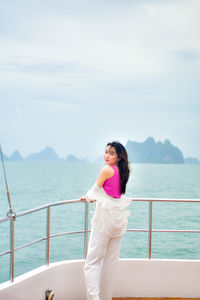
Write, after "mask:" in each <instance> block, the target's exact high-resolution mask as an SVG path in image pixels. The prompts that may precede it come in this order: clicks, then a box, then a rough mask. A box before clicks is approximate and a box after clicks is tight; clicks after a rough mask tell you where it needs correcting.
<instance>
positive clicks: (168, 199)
mask: <svg viewBox="0 0 200 300" xmlns="http://www.w3.org/2000/svg"><path fill="white" fill-rule="evenodd" d="M129 199H130V200H131V201H136V202H150V201H153V202H188V203H190V202H195V203H196V202H200V199H170V198H156V199H155V198H129Z"/></svg>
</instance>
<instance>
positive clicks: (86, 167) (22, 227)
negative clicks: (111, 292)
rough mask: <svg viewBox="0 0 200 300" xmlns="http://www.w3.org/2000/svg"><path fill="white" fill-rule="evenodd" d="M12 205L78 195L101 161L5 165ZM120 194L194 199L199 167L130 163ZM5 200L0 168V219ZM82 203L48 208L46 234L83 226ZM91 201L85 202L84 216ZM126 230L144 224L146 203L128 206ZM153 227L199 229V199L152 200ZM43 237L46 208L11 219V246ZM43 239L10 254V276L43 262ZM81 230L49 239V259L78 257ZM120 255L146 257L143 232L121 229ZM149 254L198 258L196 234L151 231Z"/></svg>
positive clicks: (19, 207)
mask: <svg viewBox="0 0 200 300" xmlns="http://www.w3.org/2000/svg"><path fill="white" fill-rule="evenodd" d="M5 167H6V172H7V179H8V185H9V190H10V196H11V200H12V206H13V209H14V211H15V212H17V213H18V212H21V211H24V210H28V209H31V208H35V207H39V206H41V205H43V204H47V203H52V202H57V201H62V200H70V199H78V198H80V196H82V195H83V194H85V193H86V192H87V190H88V189H89V188H90V187H91V186H92V185H93V183H94V182H95V180H96V177H97V175H98V172H99V170H100V168H101V167H102V165H101V164H97V163H78V164H76V163H73V164H70V163H66V162H56V163H30V162H19V163H15V162H9V163H6V164H5ZM126 196H128V197H131V198H185V199H200V165H175V164H174V165H159V164H132V165H131V176H130V180H129V183H128V186H127V193H126ZM8 209H9V206H8V200H7V195H6V188H5V183H4V177H3V169H2V168H1V167H0V218H3V217H5V216H6V213H7V212H8ZM84 209H85V204H84V203H75V204H65V205H62V206H57V207H54V208H52V210H51V234H54V233H60V232H68V231H75V230H83V229H84ZM93 210H94V204H90V218H91V216H92V212H93ZM129 210H130V211H131V215H130V217H129V224H128V228H130V229H145V228H148V216H149V212H148V203H146V202H142V203H141V202H140V203H139V202H133V203H132V204H131V206H130V207H129ZM9 228H10V225H9V222H4V223H0V253H2V252H4V251H6V250H9V247H10V242H9V238H10V233H9ZM153 229H192V230H195V229H196V230H200V203H160V202H159V203H153ZM45 235H46V210H43V211H39V212H37V213H34V214H30V215H27V216H23V217H19V218H17V219H16V221H15V247H19V246H21V245H24V244H26V243H28V242H31V241H33V240H36V239H39V238H42V237H44V236H45ZM45 249H46V244H45V241H43V242H41V243H39V244H36V245H33V246H30V247H28V248H24V249H21V250H17V251H16V252H15V276H18V275H20V274H23V273H24V272H27V271H30V270H32V269H34V268H36V267H39V266H40V265H43V264H45ZM83 255H84V240H83V234H73V235H70V236H60V237H55V238H52V239H51V241H50V261H51V262H55V261H59V260H64V259H76V258H83ZM120 256H121V257H122V258H123V257H132V258H148V233H146V232H127V233H126V234H125V235H124V236H123V239H122V246H121V252H120ZM152 258H156V259H158V258H172V259H200V233H153V237H152ZM9 260H10V256H9V255H5V256H0V282H4V281H6V280H9Z"/></svg>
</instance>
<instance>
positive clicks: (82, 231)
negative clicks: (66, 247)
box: [50, 230, 84, 238]
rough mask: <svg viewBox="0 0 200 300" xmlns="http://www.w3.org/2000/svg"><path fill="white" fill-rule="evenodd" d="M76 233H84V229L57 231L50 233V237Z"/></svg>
mask: <svg viewBox="0 0 200 300" xmlns="http://www.w3.org/2000/svg"><path fill="white" fill-rule="evenodd" d="M74 233H84V230H80V231H71V232H61V233H55V234H52V235H50V238H54V237H57V236H62V235H69V234H74Z"/></svg>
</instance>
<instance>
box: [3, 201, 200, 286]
mask: <svg viewBox="0 0 200 300" xmlns="http://www.w3.org/2000/svg"><path fill="white" fill-rule="evenodd" d="M131 200H132V201H134V202H148V203H149V226H148V229H127V231H131V232H148V252H149V254H148V257H149V259H151V249H152V233H153V232H183V233H200V230H176V229H173V230H169V229H152V215H153V214H152V212H153V202H163V203H164V202H187V203H200V199H160V198H159V199H152V198H138V199H136V198H131ZM78 202H81V201H80V200H79V199H74V200H66V201H60V202H54V203H50V204H47V205H43V206H40V207H37V208H34V209H30V210H27V211H24V212H20V213H12V214H9V216H8V217H6V218H2V219H0V223H3V222H6V221H10V250H7V251H5V252H3V253H0V257H1V256H4V255H7V254H10V281H11V282H13V281H14V266H15V251H17V250H20V249H23V248H25V247H28V246H32V245H34V244H36V243H39V242H41V241H44V240H45V241H46V265H47V266H48V265H49V263H50V239H51V238H53V237H58V236H62V235H69V234H77V233H83V234H84V256H85V257H86V255H87V245H88V232H89V230H88V208H89V204H88V202H85V228H84V230H79V231H71V232H62V233H56V234H52V235H51V234H50V223H51V208H52V207H54V206H59V205H64V204H70V203H78ZM44 209H46V211H47V225H46V236H45V237H43V238H40V239H38V240H35V241H32V242H30V243H27V244H25V245H22V246H20V247H17V248H15V246H14V241H15V230H14V229H15V220H16V218H19V217H22V216H25V215H28V214H32V213H35V212H37V211H41V210H44Z"/></svg>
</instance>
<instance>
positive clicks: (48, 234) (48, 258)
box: [46, 206, 50, 266]
mask: <svg viewBox="0 0 200 300" xmlns="http://www.w3.org/2000/svg"><path fill="white" fill-rule="evenodd" d="M49 261H50V206H48V208H47V233H46V265H47V266H49Z"/></svg>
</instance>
